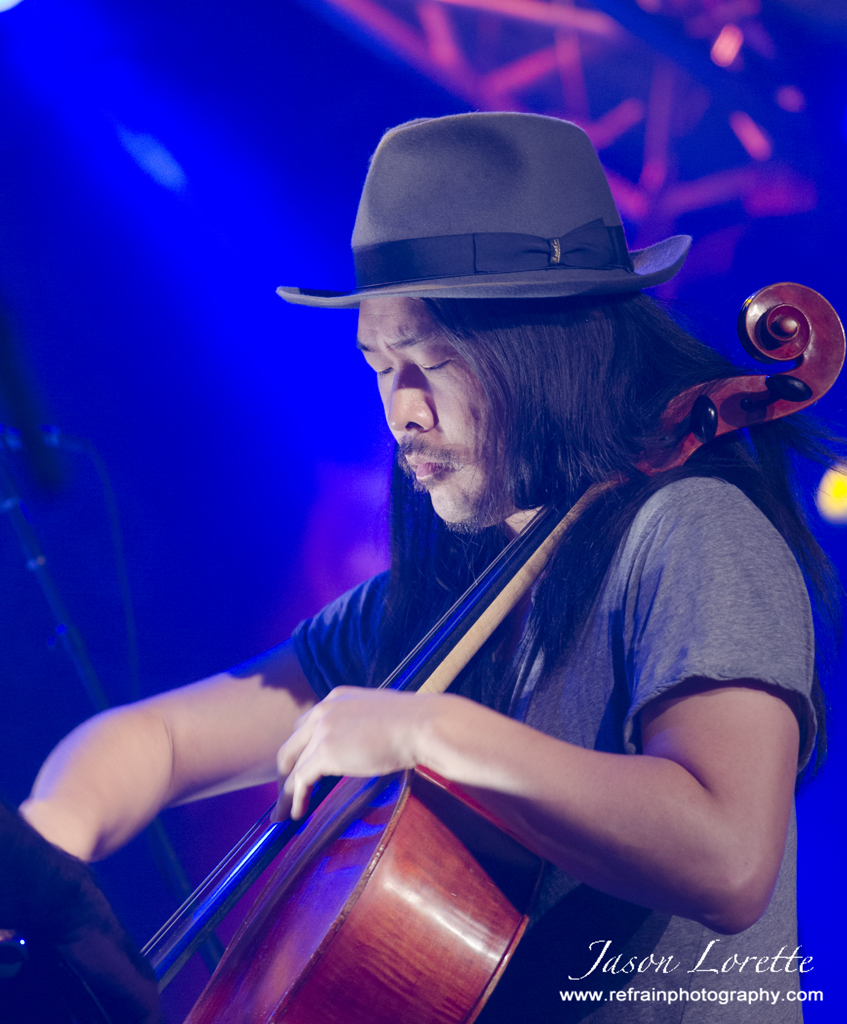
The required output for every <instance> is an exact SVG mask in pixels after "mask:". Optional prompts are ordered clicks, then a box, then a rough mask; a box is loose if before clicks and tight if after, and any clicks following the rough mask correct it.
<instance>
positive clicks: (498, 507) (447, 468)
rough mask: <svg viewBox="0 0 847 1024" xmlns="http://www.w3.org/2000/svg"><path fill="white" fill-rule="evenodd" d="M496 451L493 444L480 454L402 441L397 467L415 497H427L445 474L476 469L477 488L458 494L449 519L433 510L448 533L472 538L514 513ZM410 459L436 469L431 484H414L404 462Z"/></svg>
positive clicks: (417, 439) (399, 445)
mask: <svg viewBox="0 0 847 1024" xmlns="http://www.w3.org/2000/svg"><path fill="white" fill-rule="evenodd" d="M499 448H500V445H498V444H497V443H496V442H495V443H491V444H487V445H485V446H484V448H483V451H482V452H480V453H470V452H465V451H462V450H459V449H457V448H453V447H450V446H444V447H434V446H433V445H430V444H427V442H426V441H424V440H422V439H420V438H404V439H403V440H402V441H400V442H398V445H397V463H398V465H399V466H400V468H401V469H402V470H403V473H404V474H405V475H406V476H407V477H408V479H409V480H410V481H411V483H412V487H413V488H414V490H415V491H416V492H417V493H419V494H423V493H427V494H428V493H430V492H431V491H433V490H434V489H435V488H436V487H437V486H438V483H439V481H441V480H443V479H444V477H445V476H447V475H449V474H454V473H459V472H460V471H462V470H469V469H474V468H476V469H478V471H479V473H480V475H481V477H482V483H481V486H480V487H478V488H477V487H474V488H472V489H465V490H462V491H461V498H462V500H461V502H460V503H459V502H456V503H455V504H454V507H453V508H452V509H451V514H450V516H449V517H448V516H447V515H443V514H441V513H440V512H439V511H438V509H436V514H437V515H439V518H440V519H441V520H442V522H443V523H444V525H445V526H446V527H447V529H448V530H450V531H451V532H453V533H461V534H473V533H479V532H480V531H481V530H484V529H487V528H488V527H489V526H495V525H497V524H498V523H502V522H503V520H504V519H506V518H507V516H508V515H510V514H511V513H512V512H513V511H514V506H513V504H512V502H511V500H510V498H509V496H508V493H507V489H506V485H505V481H504V480H503V475H502V472H500V471H499V467H502V465H503V459H502V457H500V455H499ZM485 452H488V453H489V454H485ZM411 455H414V456H417V457H418V459H422V460H424V461H427V462H431V463H433V464H434V465H435V466H437V467H438V469H437V470H436V473H435V475H434V477H433V478H432V479H431V480H426V481H420V480H418V478H417V475H416V474H415V471H414V469H413V468H412V467H411V466H410V465H409V463H408V462H407V457H408V456H411ZM471 480H473V477H472V476H471ZM454 515H455V518H453V516H454Z"/></svg>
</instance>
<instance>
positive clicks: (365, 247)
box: [277, 113, 691, 308]
mask: <svg viewBox="0 0 847 1024" xmlns="http://www.w3.org/2000/svg"><path fill="white" fill-rule="evenodd" d="M690 245H691V239H690V237H689V236H688V235H674V236H673V237H672V238H667V239H665V241H663V242H658V243H656V244H655V245H651V246H649V247H648V248H646V249H638V250H636V251H634V252H628V251H627V247H626V240H625V239H624V233H623V227H622V226H621V219H620V217H619V216H618V211H617V209H616V208H615V203H614V200H613V199H612V193H611V191H610V189H609V184H608V182H607V181H606V176H605V174H604V173H603V168H602V166H601V165H600V160H599V158H598V157H597V154H596V153H595V151H594V147H593V146H592V145H591V142H590V140H589V138H588V136H587V135H586V134H585V132H584V131H582V129H581V128H578V127H577V126H576V125H575V124H571V123H570V122H569V121H562V120H559V119H558V118H555V117H544V116H542V115H540V114H515V113H482V114H455V115H451V116H449V117H439V118H431V119H423V120H418V121H409V122H408V123H407V124H401V125H399V126H398V127H397V128H392V129H391V130H390V131H388V132H386V134H385V135H384V136H383V137H382V140H381V141H380V144H379V146H378V147H377V150H376V152H375V153H374V155H373V157H372V159H371V165H370V170H369V171H368V176H367V178H366V180H365V187H364V189H363V191H362V198H361V201H360V203H359V212H358V214H357V216H356V225H355V227H354V228H353V258H354V262H355V267H356V289H355V290H354V291H351V292H327V291H316V290H312V289H307V288H290V287H281V288H278V289H277V293H278V294H279V295H280V296H281V297H282V298H283V299H285V300H286V301H287V302H294V303H299V304H302V305H307V306H324V307H328V308H349V307H351V306H358V305H359V302H360V301H361V300H362V299H363V298H371V297H375V296H379V295H410V296H414V297H417V298H426V297H430V298H479V299H493V298H542V297H550V296H557V295H558V296H566V295H584V294H609V293H612V292H629V291H637V290H639V289H641V288H650V287H652V286H653V285H657V284H661V283H662V282H663V281H667V280H668V279H669V278H671V277H673V275H674V274H675V273H676V272H677V271H678V270H679V268H680V267H681V266H682V264H683V261H684V260H685V257H686V255H687V253H688V249H689V247H690Z"/></svg>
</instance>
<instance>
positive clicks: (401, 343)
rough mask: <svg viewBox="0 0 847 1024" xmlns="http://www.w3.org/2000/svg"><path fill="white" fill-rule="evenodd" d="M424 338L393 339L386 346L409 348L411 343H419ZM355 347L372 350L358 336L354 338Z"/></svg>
mask: <svg viewBox="0 0 847 1024" xmlns="http://www.w3.org/2000/svg"><path fill="white" fill-rule="evenodd" d="M424 341H426V338H420V337H418V338H404V339H403V340H402V341H394V342H392V343H391V344H390V345H389V346H388V347H389V348H390V349H400V348H411V347H412V345H420V344H422V343H423V342H424ZM356 348H357V349H359V351H360V352H373V349H372V348H370V346H368V345H366V344H365V343H364V342H363V341H362V340H361V339H360V338H356Z"/></svg>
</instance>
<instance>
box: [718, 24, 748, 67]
mask: <svg viewBox="0 0 847 1024" xmlns="http://www.w3.org/2000/svg"><path fill="white" fill-rule="evenodd" d="M743 42H744V33H743V32H742V31H741V29H740V28H739V27H738V26H737V25H724V27H723V28H722V29H721V31H720V35H719V36H718V38H717V39H716V40H715V41H714V43H712V52H711V58H712V60H713V61H714V62H715V64H717V65H718V67H720V68H728V67H729V66H730V64H732V62H733V61H734V60H735V58H736V57H737V56H738V51H739V50H740V49H741V44H742V43H743Z"/></svg>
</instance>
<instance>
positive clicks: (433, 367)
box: [424, 359, 452, 371]
mask: <svg viewBox="0 0 847 1024" xmlns="http://www.w3.org/2000/svg"><path fill="white" fill-rule="evenodd" d="M450 362H452V360H451V359H445V360H444V362H443V363H436V364H435V366H425V367H424V369H425V370H427V371H430V370H440V369H442V367H444V366H446V365H447V364H448V363H450Z"/></svg>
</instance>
